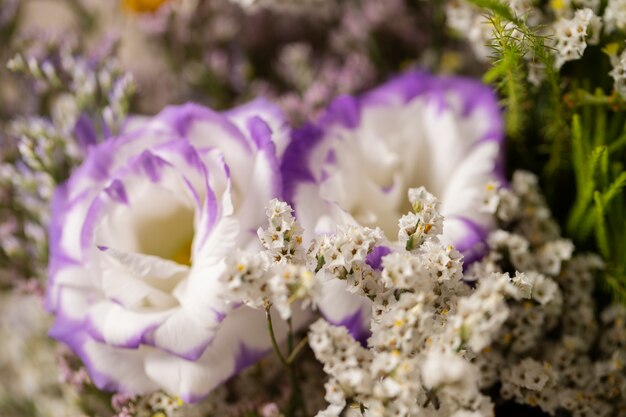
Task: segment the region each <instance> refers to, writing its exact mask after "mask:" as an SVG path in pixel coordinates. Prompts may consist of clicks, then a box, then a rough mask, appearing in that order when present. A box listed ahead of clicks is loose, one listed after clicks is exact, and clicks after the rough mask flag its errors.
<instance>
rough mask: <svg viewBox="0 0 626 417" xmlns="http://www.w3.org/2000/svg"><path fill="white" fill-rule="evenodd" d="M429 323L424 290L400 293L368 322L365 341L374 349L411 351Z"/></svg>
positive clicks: (419, 344)
mask: <svg viewBox="0 0 626 417" xmlns="http://www.w3.org/2000/svg"><path fill="white" fill-rule="evenodd" d="M432 325H433V314H432V312H430V311H429V309H428V306H427V303H426V299H425V296H424V294H414V293H404V294H402V295H401V296H400V299H399V300H398V302H396V303H393V304H392V305H391V307H390V308H389V310H388V311H386V312H385V313H383V314H382V315H381V316H380V317H379V318H378V319H377V320H376V322H374V323H372V336H371V337H370V338H369V340H368V343H369V345H370V346H373V347H376V348H378V349H386V350H392V351H393V350H397V351H398V352H402V353H404V354H405V355H411V354H412V353H414V352H416V351H417V350H419V349H421V347H422V346H423V344H424V343H425V341H426V339H427V338H428V336H429V332H430V330H431V328H432Z"/></svg>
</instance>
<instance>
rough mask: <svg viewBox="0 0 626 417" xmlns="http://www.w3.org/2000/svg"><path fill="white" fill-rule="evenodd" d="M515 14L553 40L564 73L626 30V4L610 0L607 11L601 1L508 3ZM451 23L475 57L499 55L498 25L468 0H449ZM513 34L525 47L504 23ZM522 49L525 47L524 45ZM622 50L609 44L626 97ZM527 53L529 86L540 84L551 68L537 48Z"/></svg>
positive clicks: (556, 60)
mask: <svg viewBox="0 0 626 417" xmlns="http://www.w3.org/2000/svg"><path fill="white" fill-rule="evenodd" d="M502 3H504V4H505V5H507V6H509V7H510V9H511V12H512V13H513V15H514V16H515V17H516V18H518V19H521V20H523V21H524V22H525V24H526V25H527V26H528V27H529V28H531V29H532V30H533V31H535V32H536V33H537V34H538V35H540V36H543V37H545V39H547V40H548V42H547V43H548V46H550V47H551V51H552V54H553V56H554V66H555V68H556V69H560V68H561V67H562V66H563V65H564V64H565V63H566V62H569V61H573V60H577V59H580V58H581V57H582V56H583V54H584V52H585V50H586V49H587V46H588V45H597V44H598V43H599V42H600V35H601V34H602V32H604V33H605V34H608V35H613V34H614V33H615V32H617V31H625V30H626V1H624V0H609V1H608V2H606V5H605V6H604V7H601V6H602V2H601V1H600V0H559V1H551V2H544V3H543V5H538V4H537V2H532V1H528V0H503V1H502ZM446 16H447V24H448V26H449V27H450V28H452V29H453V30H455V31H456V32H458V33H459V34H461V35H462V36H464V37H466V38H467V40H468V41H469V43H470V45H471V46H472V49H473V50H474V53H475V55H476V56H477V57H478V58H479V59H481V60H488V59H490V58H491V56H492V55H493V53H492V52H493V51H492V49H491V48H490V45H491V44H493V40H494V33H493V29H494V28H493V25H492V24H491V23H490V21H489V17H488V16H485V14H484V13H483V12H481V10H480V9H479V8H477V7H476V6H474V5H472V4H470V3H469V2H467V1H465V0H449V1H448V2H447V3H446ZM503 24H504V27H505V28H507V30H508V29H510V30H511V35H510V36H509V37H510V38H511V39H517V40H518V41H520V42H523V36H519V35H520V34H519V32H518V30H517V28H516V26H515V24H513V23H510V22H503ZM520 45H521V44H520ZM620 49H622V48H621V46H620V45H619V44H617V43H614V44H608V45H606V48H604V49H603V50H604V51H605V52H607V53H608V54H609V55H610V57H611V63H612V66H613V69H612V71H611V72H610V75H611V77H612V78H613V79H614V81H615V89H616V90H617V92H618V93H619V94H620V95H621V96H622V97H626V55H625V54H624V53H622V55H618V54H617V52H618V51H619V50H620ZM520 50H522V51H526V52H525V58H526V60H527V61H528V81H529V82H531V83H532V84H534V85H540V84H541V82H542V81H543V78H544V76H545V67H544V66H543V64H542V63H541V62H539V61H538V60H537V59H536V57H535V56H534V54H533V53H532V49H528V48H521V49H520Z"/></svg>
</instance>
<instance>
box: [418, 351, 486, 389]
mask: <svg viewBox="0 0 626 417" xmlns="http://www.w3.org/2000/svg"><path fill="white" fill-rule="evenodd" d="M421 375H422V381H423V383H424V386H425V387H426V388H427V389H429V390H437V391H447V392H449V393H453V395H455V396H458V397H460V398H471V397H473V396H475V395H476V394H477V391H478V370H477V369H476V367H475V366H474V365H472V364H471V363H469V362H468V361H467V360H465V359H463V358H462V357H460V356H459V355H458V354H454V353H451V352H439V351H436V350H434V351H429V352H428V353H427V354H426V356H425V358H424V361H423V362H422V366H421Z"/></svg>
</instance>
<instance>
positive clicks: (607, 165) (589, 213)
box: [467, 0, 626, 302]
mask: <svg viewBox="0 0 626 417" xmlns="http://www.w3.org/2000/svg"><path fill="white" fill-rule="evenodd" d="M467 2H468V3H471V4H473V5H474V6H476V7H478V8H480V10H481V11H482V12H483V13H484V14H485V15H486V16H487V17H488V20H489V22H490V23H491V25H492V28H493V37H492V43H491V48H492V50H493V53H492V62H491V63H490V68H489V69H488V70H487V72H486V74H485V76H484V81H485V82H487V83H489V84H491V85H493V86H494V87H495V88H496V89H497V91H498V92H499V94H500V96H501V97H502V104H503V108H504V110H505V118H506V131H507V135H508V137H509V141H508V158H509V162H510V163H509V166H510V167H511V169H517V168H525V169H530V170H533V171H535V172H538V173H541V179H542V183H543V188H544V189H545V190H546V192H547V194H548V196H547V197H548V199H549V201H550V202H551V206H552V207H553V209H554V211H555V214H556V216H557V217H558V218H559V220H560V222H561V224H562V225H564V226H565V230H566V231H567V234H568V235H569V236H570V237H571V238H573V239H574V240H575V241H576V243H577V245H578V247H579V248H581V249H583V250H593V251H596V252H598V253H600V254H601V255H602V257H603V258H604V260H605V262H606V268H605V273H604V277H603V280H602V284H603V287H604V288H605V289H607V290H609V291H610V292H611V293H612V294H613V295H614V296H615V297H616V298H618V299H621V300H622V301H624V302H626V217H625V215H626V198H625V189H626V170H625V167H624V161H626V152H625V149H626V105H625V102H624V100H623V99H622V98H620V97H619V95H618V94H617V93H616V92H615V91H612V84H613V82H612V79H611V77H610V76H609V73H608V70H607V67H608V58H607V57H606V56H604V55H602V54H601V53H600V48H598V47H595V49H594V47H588V51H587V52H588V53H587V52H586V54H585V56H583V58H582V59H581V60H579V61H578V62H575V63H570V64H567V65H565V66H564V67H563V68H562V69H561V70H558V69H556V68H555V65H554V57H553V50H552V49H551V47H550V46H549V45H550V39H549V38H547V37H545V36H543V35H541V33H542V32H543V31H542V28H540V27H529V26H528V25H527V24H526V22H525V20H524V19H523V18H518V17H516V16H515V14H514V13H513V12H512V11H511V10H510V9H509V7H508V6H506V5H505V4H504V3H503V2H500V1H499V0H467ZM594 54H595V55H594ZM535 65H536V66H539V67H541V68H542V69H543V80H542V82H541V84H540V85H539V86H534V85H532V84H531V83H529V81H528V79H529V77H528V75H529V73H530V71H531V70H532V67H533V66H535Z"/></svg>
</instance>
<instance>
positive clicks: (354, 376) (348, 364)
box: [309, 319, 373, 396]
mask: <svg viewBox="0 0 626 417" xmlns="http://www.w3.org/2000/svg"><path fill="white" fill-rule="evenodd" d="M309 346H311V349H312V350H313V353H314V354H315V357H316V358H317V360H318V361H320V362H322V363H323V364H324V372H326V373H327V374H329V375H330V376H332V377H333V378H335V379H336V380H337V382H338V383H339V384H340V386H341V388H342V390H343V391H344V393H345V394H346V395H348V396H351V394H354V393H355V392H357V391H364V390H368V386H369V385H371V384H372V383H373V378H372V377H371V375H370V373H369V366H368V364H369V363H370V362H371V359H372V354H371V352H370V351H369V350H367V349H365V348H364V347H362V346H361V345H360V344H359V342H357V341H356V340H354V339H353V338H352V336H350V334H349V333H348V329H347V328H345V327H343V326H333V325H331V324H330V323H328V322H327V321H326V320H323V319H320V320H318V321H316V322H315V323H313V324H312V325H311V326H310V328H309Z"/></svg>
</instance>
